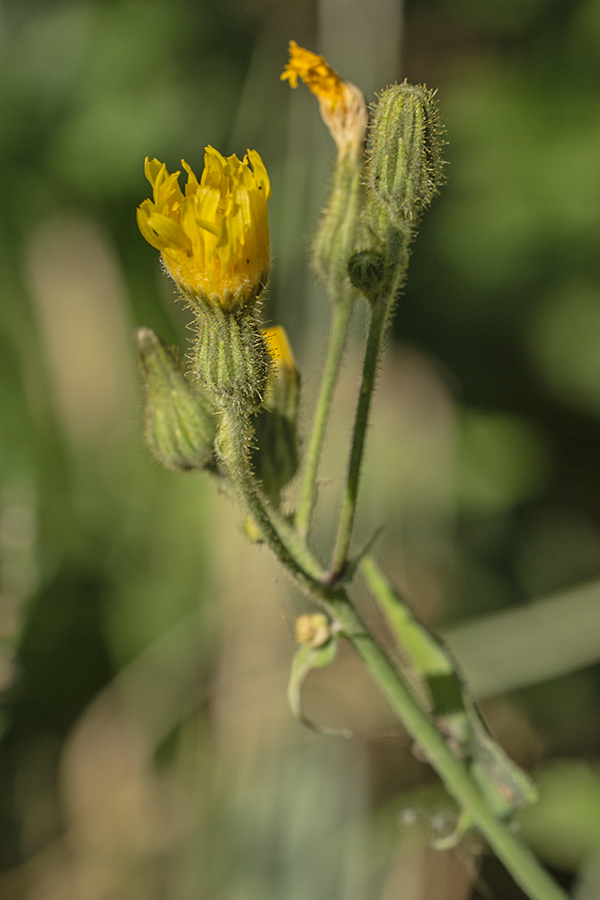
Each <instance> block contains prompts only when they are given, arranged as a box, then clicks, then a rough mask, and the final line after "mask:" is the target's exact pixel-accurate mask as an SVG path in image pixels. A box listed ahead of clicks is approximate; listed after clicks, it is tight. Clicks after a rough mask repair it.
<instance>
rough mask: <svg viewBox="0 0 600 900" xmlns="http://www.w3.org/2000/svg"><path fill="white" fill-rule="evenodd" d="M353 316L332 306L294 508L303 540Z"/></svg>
mask: <svg viewBox="0 0 600 900" xmlns="http://www.w3.org/2000/svg"><path fill="white" fill-rule="evenodd" d="M351 315H352V305H351V304H350V303H344V304H335V305H334V307H333V316H332V322H331V331H330V333H329V347H328V349H327V360H326V363H325V370H324V372H323V380H322V381H321V387H320V391H319V397H318V400H317V405H316V408H315V414H314V420H313V426H312V430H311V433H310V438H309V441H308V446H307V449H306V456H305V458H304V467H303V470H302V481H301V484H300V492H299V494H298V504H297V507H296V529H297V530H298V532H299V534H300V536H301V537H304V538H306V536H307V535H308V532H309V529H310V524H311V520H312V516H313V512H314V508H315V503H316V500H317V475H318V471H319V461H320V459H321V451H322V449H323V442H324V440H325V431H326V428H327V422H328V420H329V413H330V411H331V403H332V400H333V392H334V390H335V386H336V383H337V379H338V374H339V371H340V365H341V362H342V356H343V354H344V349H345V347H346V337H347V334H348V326H349V323H350V317H351Z"/></svg>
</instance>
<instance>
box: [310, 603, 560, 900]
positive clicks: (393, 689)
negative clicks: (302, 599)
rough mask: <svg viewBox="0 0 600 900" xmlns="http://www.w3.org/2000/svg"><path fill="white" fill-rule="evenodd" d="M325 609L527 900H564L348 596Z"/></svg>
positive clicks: (558, 889) (558, 888)
mask: <svg viewBox="0 0 600 900" xmlns="http://www.w3.org/2000/svg"><path fill="white" fill-rule="evenodd" d="M327 606H328V607H329V609H330V611H331V613H332V615H333V617H334V619H335V620H336V621H337V623H338V625H339V626H340V628H341V630H342V633H343V634H344V636H345V637H346V638H347V640H348V641H349V642H350V643H351V644H352V646H353V647H354V649H355V650H356V652H357V654H358V655H359V656H360V658H361V659H362V661H363V663H364V664H365V666H366V668H367V669H368V671H369V673H370V675H371V677H372V678H373V679H374V680H375V682H376V683H377V684H378V686H379V688H380V689H381V691H382V692H383V693H384V695H385V696H386V697H387V699H388V701H389V702H390V704H391V706H392V708H393V709H394V710H395V712H396V713H397V714H398V716H399V718H400V720H401V721H402V723H403V724H404V726H405V727H406V729H407V731H408V732H409V733H410V735H411V736H412V737H413V738H414V740H415V741H416V742H417V743H418V745H419V746H420V748H421V749H422V750H423V751H424V753H425V755H426V757H427V759H428V761H429V763H430V764H431V765H432V766H433V768H434V769H435V770H436V772H437V773H438V775H439V776H440V778H441V779H442V781H443V782H444V784H445V785H446V787H447V789H448V791H449V792H450V794H452V796H453V797H454V798H455V799H456V800H457V802H458V803H459V805H460V806H461V808H462V809H464V810H466V811H467V812H468V813H469V814H470V816H471V817H472V819H473V821H474V822H475V823H476V824H477V826H478V828H479V830H480V831H481V833H482V834H483V835H484V837H485V838H486V840H487V841H488V843H489V845H490V847H491V848H492V850H494V852H495V853H496V855H497V856H498V858H499V859H500V860H501V861H502V862H503V863H504V865H505V867H506V869H507V870H508V871H509V872H510V873H511V875H512V877H513V878H514V880H515V882H516V883H517V884H518V885H519V886H520V887H521V888H522V889H523V891H525V893H526V894H527V896H528V897H529V898H530V900H567V896H566V894H565V893H564V892H563V891H562V890H561V888H560V887H559V886H558V885H557V884H556V882H555V881H554V880H553V879H552V877H551V876H550V875H549V874H548V873H547V872H546V870H545V869H544V868H543V867H542V865H541V864H540V863H539V862H538V860H537V859H536V858H535V856H534V855H533V854H532V853H531V851H530V850H529V848H528V847H526V846H525V845H524V844H522V843H521V841H519V840H518V838H517V837H515V835H514V834H512V832H511V831H509V830H508V828H507V827H506V825H505V824H504V823H503V822H501V821H499V820H498V819H497V818H496V817H495V816H494V813H493V812H492V810H491V809H490V807H489V806H488V804H487V801H486V800H485V798H484V797H483V796H482V794H481V793H480V792H479V789H478V788H477V787H476V786H475V784H474V783H473V781H472V780H471V776H470V774H469V773H468V771H467V769H466V768H465V766H464V765H463V763H462V762H461V761H460V760H459V759H457V758H456V757H455V756H454V754H453V753H452V751H451V750H450V748H449V747H448V745H447V743H446V741H445V739H444V737H443V736H442V734H440V732H439V731H438V729H437V728H436V726H435V725H434V724H433V722H432V721H431V720H430V719H429V717H428V716H427V714H426V713H425V712H424V710H423V709H422V708H421V707H420V706H419V704H418V703H417V701H416V700H415V698H414V697H413V695H412V694H411V692H410V690H409V689H408V688H407V687H406V685H405V684H404V683H403V681H402V679H401V676H400V675H399V673H398V672H397V670H396V669H395V668H394V666H393V665H392V663H391V662H390V660H389V659H388V657H387V655H386V653H385V651H384V650H382V648H381V647H380V646H379V644H378V643H377V642H376V640H375V639H374V638H373V637H372V635H371V634H370V633H369V632H368V630H367V628H366V626H365V625H364V624H363V622H362V621H361V619H360V618H359V616H358V615H357V613H356V611H355V610H354V608H353V607H352V605H351V603H350V602H349V601H348V598H347V596H346V595H345V594H344V593H343V592H338V593H337V594H336V595H335V597H333V598H332V597H330V598H329V600H328V601H327Z"/></svg>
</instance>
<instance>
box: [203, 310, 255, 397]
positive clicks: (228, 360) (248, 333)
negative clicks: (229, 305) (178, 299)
mask: <svg viewBox="0 0 600 900" xmlns="http://www.w3.org/2000/svg"><path fill="white" fill-rule="evenodd" d="M194 362H195V374H196V376H197V378H198V382H199V384H200V387H201V388H202V390H204V391H206V393H207V394H208V395H209V396H210V397H211V399H213V400H214V401H215V403H217V405H220V404H227V405H233V406H236V407H238V408H240V409H247V410H252V409H255V408H257V407H259V406H260V405H261V404H262V401H263V399H264V391H265V388H266V385H267V379H268V377H269V372H270V371H271V367H272V364H273V361H272V359H271V355H270V353H269V349H268V347H267V344H266V341H265V338H264V336H263V333H262V331H261V328H260V324H259V321H258V316H257V314H256V309H254V308H252V307H249V306H248V305H244V306H238V307H235V308H234V309H224V308H223V307H222V306H221V305H220V304H215V303H208V302H202V303H199V304H198V306H197V307H196V339H195V347H194Z"/></svg>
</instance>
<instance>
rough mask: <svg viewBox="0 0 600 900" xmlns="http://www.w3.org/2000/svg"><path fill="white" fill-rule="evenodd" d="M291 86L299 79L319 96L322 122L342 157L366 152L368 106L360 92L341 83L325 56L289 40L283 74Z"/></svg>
mask: <svg viewBox="0 0 600 900" xmlns="http://www.w3.org/2000/svg"><path fill="white" fill-rule="evenodd" d="M281 78H282V80H283V81H286V80H287V81H289V83H290V85H291V87H293V88H295V87H297V86H298V78H301V79H302V81H303V82H304V83H305V84H306V85H307V86H308V88H309V90H311V91H312V93H313V94H314V95H315V96H316V97H318V99H319V107H320V109H321V116H322V117H323V121H324V122H325V124H326V125H327V127H328V128H329V131H330V132H331V135H332V137H333V139H334V141H335V142H336V144H337V146H338V150H339V151H340V154H341V155H345V154H348V153H349V154H351V155H352V156H353V157H354V158H356V159H358V158H359V157H360V156H361V154H362V150H363V146H364V141H365V134H366V130H367V118H368V116H367V104H366V103H365V98H364V97H363V94H362V91H360V90H359V89H358V88H357V87H356V86H355V85H353V84H350V82H349V81H342V79H341V78H340V76H339V75H338V73H337V72H334V70H333V69H332V68H331V66H330V65H329V63H328V62H327V60H326V59H325V58H324V57H323V56H318V55H317V54H316V53H311V51H310V50H305V49H304V48H303V47H299V46H298V44H297V43H296V41H290V61H289V63H288V64H287V66H286V67H285V69H284V70H283V73H282V75H281Z"/></svg>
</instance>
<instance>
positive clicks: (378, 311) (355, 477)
mask: <svg viewBox="0 0 600 900" xmlns="http://www.w3.org/2000/svg"><path fill="white" fill-rule="evenodd" d="M388 314H389V305H388V304H387V303H386V302H384V301H383V300H379V301H376V302H375V303H373V306H372V309H371V318H370V321H369V333H368V336H367V346H366V348H365V357H364V362H363V371H362V381H361V385H360V393H359V395H358V404H357V406H356V416H355V419H354V430H353V433H352V449H351V451H350V461H349V463H348V474H347V477H346V487H345V489H344V496H343V499H342V507H341V510H340V515H339V519H338V526H337V533H336V538H335V544H334V548H333V554H332V557H331V566H330V577H331V580H332V582H334V581H337V580H338V579H339V578H341V576H342V575H343V574H344V571H345V569H346V566H347V564H348V554H349V551H350V543H351V541H352V532H353V530H354V519H355V517H356V504H357V499H358V486H359V482H360V472H361V467H362V460H363V455H364V450H365V439H366V435H367V426H368V424H369V412H370V409H371V398H372V396H373V389H374V387H375V380H376V377H377V366H378V364H379V356H380V353H381V344H382V341H383V336H384V334H385V327H386V324H387V319H388Z"/></svg>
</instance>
